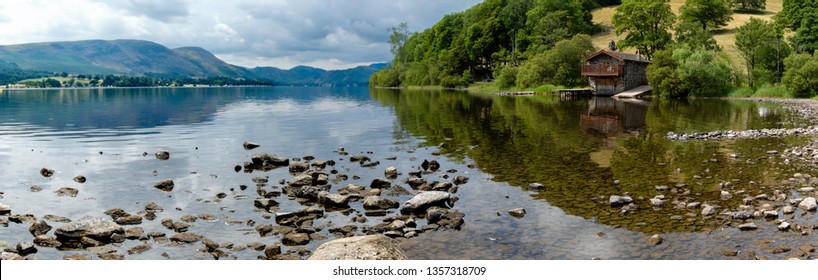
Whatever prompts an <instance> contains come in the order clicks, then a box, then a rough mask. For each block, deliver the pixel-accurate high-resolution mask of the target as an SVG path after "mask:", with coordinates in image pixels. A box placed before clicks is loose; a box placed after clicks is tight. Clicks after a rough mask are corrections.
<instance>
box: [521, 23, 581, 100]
mask: <svg viewBox="0 0 818 280" xmlns="http://www.w3.org/2000/svg"><path fill="white" fill-rule="evenodd" d="M595 50H596V48H595V47H594V45H593V42H592V41H591V36H590V35H587V34H578V35H575V36H574V37H573V38H571V39H569V40H562V41H559V42H557V44H556V47H554V48H553V49H551V50H549V51H547V52H545V53H542V54H539V55H536V56H535V57H533V58H532V59H530V60H529V61H528V62H526V63H524V64H523V65H522V66H520V69H519V72H518V74H517V79H516V80H517V86H518V87H520V88H527V87H532V86H537V85H543V84H553V85H564V86H576V85H582V84H586V83H587V82H586V80H585V78H584V77H583V76H582V74H581V71H580V69H582V63H583V61H582V60H583V59H584V58H585V57H587V56H588V55H590V54H592V53H593V52H594V51H595Z"/></svg>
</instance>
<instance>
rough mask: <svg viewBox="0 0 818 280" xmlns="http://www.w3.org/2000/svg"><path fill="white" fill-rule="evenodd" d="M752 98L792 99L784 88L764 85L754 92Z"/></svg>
mask: <svg viewBox="0 0 818 280" xmlns="http://www.w3.org/2000/svg"><path fill="white" fill-rule="evenodd" d="M753 97H772V98H792V97H793V96H792V95H791V94H790V92H789V91H788V90H787V88H786V87H785V86H782V85H777V86H774V85H770V84H764V85H762V86H761V87H760V88H758V90H756V92H755V94H753Z"/></svg>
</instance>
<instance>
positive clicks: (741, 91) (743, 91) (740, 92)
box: [727, 87, 755, 97]
mask: <svg viewBox="0 0 818 280" xmlns="http://www.w3.org/2000/svg"><path fill="white" fill-rule="evenodd" d="M753 93H755V92H753V89H751V88H748V87H740V88H737V89H734V90H733V91H731V92H730V94H728V95H727V96H730V97H750V96H753Z"/></svg>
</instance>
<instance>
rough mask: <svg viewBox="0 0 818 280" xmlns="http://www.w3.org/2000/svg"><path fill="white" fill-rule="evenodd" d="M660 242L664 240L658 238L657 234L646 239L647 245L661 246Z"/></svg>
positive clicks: (660, 237)
mask: <svg viewBox="0 0 818 280" xmlns="http://www.w3.org/2000/svg"><path fill="white" fill-rule="evenodd" d="M662 241H664V238H662V236H660V235H658V234H654V235H653V236H651V237H650V238H648V244H650V245H654V246H655V245H659V244H662Z"/></svg>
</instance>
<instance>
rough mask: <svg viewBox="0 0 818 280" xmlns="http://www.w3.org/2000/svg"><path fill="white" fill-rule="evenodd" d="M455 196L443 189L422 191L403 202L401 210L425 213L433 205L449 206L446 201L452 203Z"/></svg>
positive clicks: (406, 212) (403, 211) (405, 212)
mask: <svg viewBox="0 0 818 280" xmlns="http://www.w3.org/2000/svg"><path fill="white" fill-rule="evenodd" d="M454 197H456V196H454V195H452V194H450V193H448V192H442V191H426V192H421V193H419V194H417V195H415V197H412V198H411V199H409V200H407V201H406V202H405V203H403V208H401V209H400V211H401V213H404V214H409V213H423V212H424V211H426V209H427V208H429V207H432V206H442V207H447V205H446V203H447V202H449V203H450V204H451V202H450V201H452V200H453V198H454Z"/></svg>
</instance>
